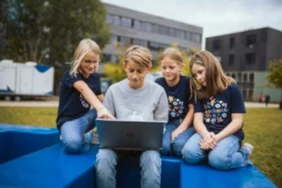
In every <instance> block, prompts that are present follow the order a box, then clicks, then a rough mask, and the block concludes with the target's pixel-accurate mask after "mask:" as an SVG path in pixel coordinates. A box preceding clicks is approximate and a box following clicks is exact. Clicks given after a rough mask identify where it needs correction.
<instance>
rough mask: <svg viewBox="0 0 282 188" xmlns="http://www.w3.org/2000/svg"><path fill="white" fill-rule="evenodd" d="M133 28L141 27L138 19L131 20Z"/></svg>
mask: <svg viewBox="0 0 282 188" xmlns="http://www.w3.org/2000/svg"><path fill="white" fill-rule="evenodd" d="M133 28H135V29H141V28H142V22H141V21H139V20H134V21H133Z"/></svg>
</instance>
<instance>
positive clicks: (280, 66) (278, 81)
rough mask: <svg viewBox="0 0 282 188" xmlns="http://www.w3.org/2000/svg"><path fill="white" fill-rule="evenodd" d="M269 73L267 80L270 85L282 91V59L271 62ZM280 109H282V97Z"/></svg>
mask: <svg viewBox="0 0 282 188" xmlns="http://www.w3.org/2000/svg"><path fill="white" fill-rule="evenodd" d="M269 72H270V73H269V74H268V76H267V79H268V81H269V82H270V84H272V85H274V86H275V87H276V88H280V89H281V91H282V59H280V60H278V61H274V62H271V63H270V64H269ZM280 108H281V109H282V95H281V102H280Z"/></svg>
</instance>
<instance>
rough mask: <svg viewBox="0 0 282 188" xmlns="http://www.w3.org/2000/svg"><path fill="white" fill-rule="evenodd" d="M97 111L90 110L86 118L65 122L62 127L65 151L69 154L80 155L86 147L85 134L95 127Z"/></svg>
mask: <svg viewBox="0 0 282 188" xmlns="http://www.w3.org/2000/svg"><path fill="white" fill-rule="evenodd" d="M96 117H97V113H96V110H95V109H94V108H93V109H91V110H89V112H87V113H86V114H85V115H84V116H82V117H80V118H77V119H74V120H71V121H67V122H65V123H64V124H63V125H62V127H61V135H62V141H63V144H64V149H65V151H66V152H68V153H80V152H81V151H82V150H83V146H84V133H85V132H88V131H90V130H91V129H93V128H94V127H95V119H96Z"/></svg>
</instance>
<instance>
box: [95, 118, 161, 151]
mask: <svg viewBox="0 0 282 188" xmlns="http://www.w3.org/2000/svg"><path fill="white" fill-rule="evenodd" d="M165 123H166V121H136V120H120V119H96V126H97V131H98V135H99V142H100V148H108V149H113V150H160V149H161V147H162V139H163V130H164V125H165Z"/></svg>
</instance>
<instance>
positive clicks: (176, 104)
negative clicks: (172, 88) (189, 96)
mask: <svg viewBox="0 0 282 188" xmlns="http://www.w3.org/2000/svg"><path fill="white" fill-rule="evenodd" d="M168 104H169V116H170V117H172V118H177V117H181V115H182V114H183V112H184V102H183V101H181V100H180V99H178V98H174V97H173V96H168Z"/></svg>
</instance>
